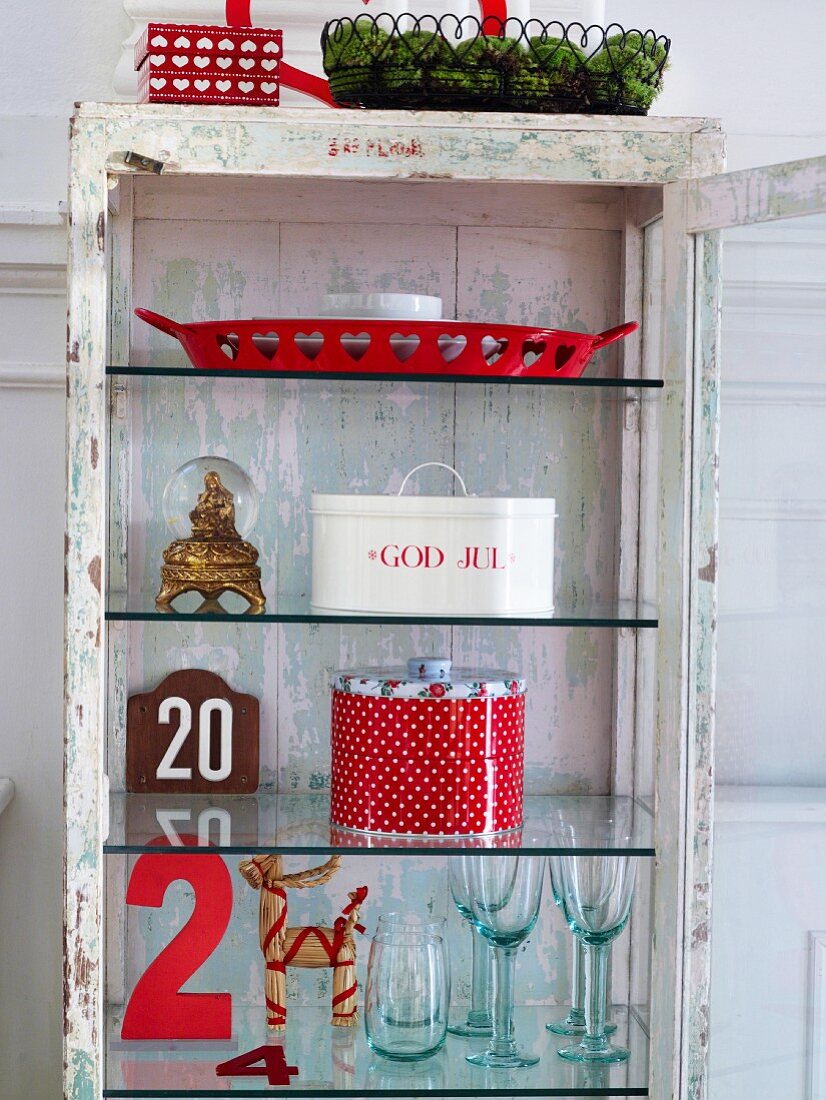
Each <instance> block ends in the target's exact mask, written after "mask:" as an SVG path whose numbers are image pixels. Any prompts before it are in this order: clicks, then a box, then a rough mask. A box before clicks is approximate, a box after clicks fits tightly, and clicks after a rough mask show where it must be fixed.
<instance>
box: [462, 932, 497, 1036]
mask: <svg viewBox="0 0 826 1100" xmlns="http://www.w3.org/2000/svg"><path fill="white" fill-rule="evenodd" d="M470 934H471V936H472V937H473V971H472V976H471V987H470V1011H469V1012H468V1014H467V1022H468V1024H469V1025H470V1026H471V1027H490V1023H491V1020H490V990H491V984H492V983H491V978H492V970H493V955H492V952H491V949H490V947H488V944H487V941H486V940H485V938H484V937H483V936H482V934H481V932H477V931H476V928H475V926H474V925H473V924H471V925H470Z"/></svg>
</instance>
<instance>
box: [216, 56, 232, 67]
mask: <svg viewBox="0 0 826 1100" xmlns="http://www.w3.org/2000/svg"><path fill="white" fill-rule="evenodd" d="M215 63H216V64H217V66H218V68H219V69H228V68H229V67H230V65H231V64H232V58H231V57H218V58H216V59H215Z"/></svg>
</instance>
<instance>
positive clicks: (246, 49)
mask: <svg viewBox="0 0 826 1100" xmlns="http://www.w3.org/2000/svg"><path fill="white" fill-rule="evenodd" d="M241 52H242V53H255V43H254V42H250V40H249V39H248V38H245V39H244V41H243V42H242V43H241Z"/></svg>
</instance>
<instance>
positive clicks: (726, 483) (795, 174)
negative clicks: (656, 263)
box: [681, 158, 826, 1100]
mask: <svg viewBox="0 0 826 1100" xmlns="http://www.w3.org/2000/svg"><path fill="white" fill-rule="evenodd" d="M824 184H826V159H823V158H821V159H818V160H814V161H808V162H799V163H797V164H793V165H779V166H775V167H772V168H767V169H758V170H754V171H751V172H742V173H734V174H731V175H730V176H721V177H718V178H717V179H714V180H707V181H698V182H696V183H694V184H690V185H687V186H686V188H685V190H684V193H685V197H686V204H685V210H686V211H687V213H686V223H687V224H686V229H687V239H688V240H689V241H693V245H694V257H693V258H694V269H695V282H694V291H695V295H696V299H695V302H696V304H695V310H694V331H693V336H692V338H691V347H692V351H691V353H690V354H691V355H692V356H693V375H694V378H695V386H694V405H695V408H694V417H693V424H694V449H693V450H694V454H693V470H692V485H693V494H692V495H693V496H694V497H695V498H696V499H695V500H694V501H693V502H692V506H691V516H692V526H693V530H694V538H693V540H692V556H693V558H694V561H693V564H692V569H691V574H692V582H691V602H692V610H691V614H690V623H691V625H690V630H689V637H690V643H689V654H690V656H689V669H690V671H689V694H690V697H691V698H692V699H693V702H694V705H693V707H692V705H691V703H689V707H688V714H689V716H690V719H691V721H690V725H689V728H688V730H687V733H688V741H689V743H690V744H693V751H692V752H691V753H690V761H689V764H693V765H694V770H693V772H692V771H690V770H689V772H688V774H687V779H688V784H687V790H688V801H689V810H688V815H689V816H688V822H689V836H688V838H687V848H688V863H689V865H690V866H691V867H692V868H693V869H692V872H691V875H692V879H693V881H691V880H689V882H688V883H687V890H686V912H687V923H686V927H685V944H684V957H685V959H686V968H685V972H684V983H685V984H684V993H685V999H684V1002H683V1003H684V1004H685V1005H687V1006H688V1011H687V1019H686V1020H685V1023H684V1031H683V1051H684V1055H683V1077H682V1088H681V1093H682V1095H684V1096H686V1097H692V1100H693V1098H694V1097H697V1098H701V1097H707V1098H708V1100H757V1098H758V1097H759V1098H763V1097H766V1098H768V1097H781V1096H782V1097H783V1100H824V1098H826V213H825V212H824V210H826V186H824ZM715 282H716V283H717V289H716V290H715V289H710V284H713V283H715ZM718 291H719V292H720V299H721V302H722V309H721V310H720V311H719V312H718V311H717V310H716V309H715V308H714V303H715V299H717V293H718ZM691 825H693V826H694V828H693V834H694V835H693V838H692V835H691V832H692V829H691ZM712 836H713V844H711V843H710V838H711V837H712ZM692 839H693V840H694V844H693V850H692V849H691V846H692ZM707 840H709V843H708V844H707ZM689 889H690V892H689Z"/></svg>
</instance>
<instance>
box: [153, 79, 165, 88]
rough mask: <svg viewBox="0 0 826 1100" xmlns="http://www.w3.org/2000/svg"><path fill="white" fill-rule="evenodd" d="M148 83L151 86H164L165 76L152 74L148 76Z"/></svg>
mask: <svg viewBox="0 0 826 1100" xmlns="http://www.w3.org/2000/svg"><path fill="white" fill-rule="evenodd" d="M149 83H150V84H151V86H152V87H153V88H165V87H166V77H165V76H153V77H150V80H149Z"/></svg>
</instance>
